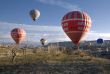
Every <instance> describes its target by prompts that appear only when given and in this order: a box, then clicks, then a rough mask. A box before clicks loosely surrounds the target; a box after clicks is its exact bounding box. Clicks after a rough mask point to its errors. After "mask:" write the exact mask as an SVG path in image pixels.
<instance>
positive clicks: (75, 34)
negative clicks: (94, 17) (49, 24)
mask: <svg viewBox="0 0 110 74" xmlns="http://www.w3.org/2000/svg"><path fill="white" fill-rule="evenodd" d="M61 25H62V28H63V30H64V32H65V33H66V34H67V36H68V37H69V38H70V39H71V40H72V42H73V43H74V44H76V45H78V44H79V43H80V42H81V41H82V40H83V38H84V37H85V35H86V34H87V33H88V32H89V30H90V27H91V18H90V17H89V15H88V14H87V13H85V12H81V11H72V12H69V13H67V14H66V15H64V17H63V19H62V22H61Z"/></svg>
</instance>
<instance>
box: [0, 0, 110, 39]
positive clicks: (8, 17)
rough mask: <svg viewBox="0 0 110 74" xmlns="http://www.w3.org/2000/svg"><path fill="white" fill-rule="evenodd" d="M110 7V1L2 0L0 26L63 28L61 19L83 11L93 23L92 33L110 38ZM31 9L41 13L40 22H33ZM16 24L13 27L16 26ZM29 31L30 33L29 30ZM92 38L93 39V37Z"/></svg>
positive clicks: (0, 29)
mask: <svg viewBox="0 0 110 74" xmlns="http://www.w3.org/2000/svg"><path fill="white" fill-rule="evenodd" d="M109 7H110V0H0V22H1V24H0V25H2V23H4V22H5V23H10V24H11V23H14V24H25V25H32V26H33V25H34V26H39V25H40V26H48V27H52V26H53V27H54V26H57V27H60V28H61V19H62V17H63V16H64V14H66V13H67V12H69V11H72V10H81V11H84V12H87V13H88V14H89V15H90V17H91V19H92V21H93V23H92V28H91V31H92V33H94V32H95V34H99V33H100V34H106V33H107V34H106V35H107V37H108V38H109V36H110V34H109V32H110V30H109V27H110V19H109V17H110V15H109V14H110V8H109ZM31 9H38V10H39V11H40V13H41V16H40V17H39V20H37V21H36V22H33V20H32V19H31V18H30V16H29V11H30V10H31ZM14 24H13V26H16V25H14ZM2 26H3V25H2ZM25 28H26V27H25ZM36 29H37V28H36ZM47 29H48V28H47ZM49 29H50V28H49ZM55 29H56V28H55ZM9 30H10V29H8V27H7V26H6V28H5V29H3V28H2V27H1V28H0V32H4V31H9ZM27 31H28V32H29V30H27ZM51 31H52V29H51ZM58 31H59V32H60V31H61V33H62V29H61V30H60V29H58ZM31 32H32V31H30V32H29V33H31ZM41 33H42V32H41ZM43 33H44V32H43ZM106 35H105V36H106ZM91 36H92V35H91ZM97 36H98V35H97ZM103 36H104V35H103ZM90 38H91V39H92V38H93V37H90ZM96 38H98V37H96ZM93 39H94V38H93ZM105 39H106V37H105Z"/></svg>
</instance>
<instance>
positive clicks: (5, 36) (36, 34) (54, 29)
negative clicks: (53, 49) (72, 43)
mask: <svg viewBox="0 0 110 74" xmlns="http://www.w3.org/2000/svg"><path fill="white" fill-rule="evenodd" d="M0 26H1V27H0V41H3V40H5V41H8V42H9V41H11V42H14V41H13V40H12V38H11V36H10V31H11V30H12V29H13V28H16V27H20V28H23V29H24V30H25V31H26V33H27V35H26V39H25V41H30V42H39V40H40V39H41V38H46V39H48V40H49V42H57V41H60V40H63V39H65V37H66V35H65V34H64V32H63V30H62V28H61V27H60V26H40V25H27V24H16V23H7V22H0ZM67 39H68V38H67Z"/></svg>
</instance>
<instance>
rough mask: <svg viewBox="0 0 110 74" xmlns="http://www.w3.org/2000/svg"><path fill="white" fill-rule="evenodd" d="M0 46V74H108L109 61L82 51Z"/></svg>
mask: <svg viewBox="0 0 110 74" xmlns="http://www.w3.org/2000/svg"><path fill="white" fill-rule="evenodd" d="M12 49H15V48H13V47H3V46H1V47H0V74H110V60H109V59H104V58H98V57H94V56H92V55H91V54H89V53H87V52H84V51H70V52H69V51H66V50H62V51H59V50H58V48H57V47H51V46H50V47H48V49H46V50H45V48H43V47H41V48H33V49H29V48H26V52H24V53H23V50H25V49H20V48H19V49H18V48H17V50H16V56H15V59H14V61H12V53H11V51H12Z"/></svg>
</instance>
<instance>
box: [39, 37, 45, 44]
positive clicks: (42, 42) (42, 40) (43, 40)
mask: <svg viewBox="0 0 110 74" xmlns="http://www.w3.org/2000/svg"><path fill="white" fill-rule="evenodd" d="M40 42H41V44H42V45H43V46H44V45H45V42H46V40H45V39H44V38H42V39H40Z"/></svg>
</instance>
